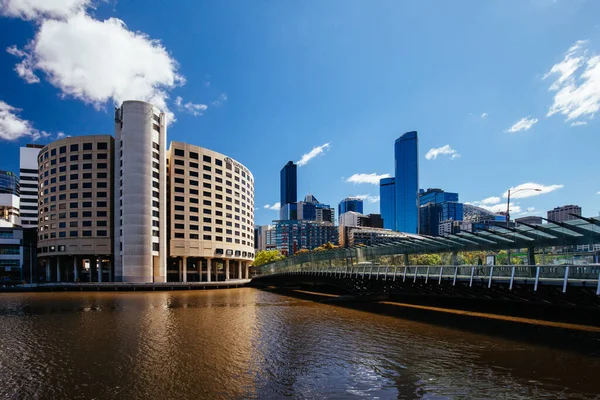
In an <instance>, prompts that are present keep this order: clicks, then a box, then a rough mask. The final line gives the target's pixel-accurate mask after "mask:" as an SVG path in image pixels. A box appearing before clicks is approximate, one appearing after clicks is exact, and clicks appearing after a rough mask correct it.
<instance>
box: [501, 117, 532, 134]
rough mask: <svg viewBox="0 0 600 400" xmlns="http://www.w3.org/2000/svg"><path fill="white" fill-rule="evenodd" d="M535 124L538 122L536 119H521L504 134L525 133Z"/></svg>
mask: <svg viewBox="0 0 600 400" xmlns="http://www.w3.org/2000/svg"><path fill="white" fill-rule="evenodd" d="M537 122H538V120H537V118H529V117H525V118H521V119H520V120H518V121H517V122H516V123H515V124H514V125H513V126H511V127H510V128H508V129H507V130H506V132H511V133H513V132H519V131H527V130H529V129H530V128H531V127H532V126H533V125H534V124H537Z"/></svg>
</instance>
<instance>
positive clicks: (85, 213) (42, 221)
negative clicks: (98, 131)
mask: <svg viewBox="0 0 600 400" xmlns="http://www.w3.org/2000/svg"><path fill="white" fill-rule="evenodd" d="M113 149H114V140H113V138H112V136H110V135H93V136H77V137H70V138H65V139H61V140H57V141H55V142H53V143H50V144H49V145H47V146H45V147H44V148H42V149H41V150H40V152H39V155H38V165H39V167H38V170H39V179H40V181H39V192H38V193H39V204H40V206H39V217H38V244H37V246H38V254H37V256H38V259H39V260H40V262H41V263H42V268H43V270H44V271H45V279H44V280H45V281H71V282H74V281H89V282H103V281H112V280H113V279H114V275H113V268H112V263H113V244H112V236H113V235H112V234H113V228H112V214H113V213H112V198H113V193H112V185H111V184H112V180H113V179H112V161H113Z"/></svg>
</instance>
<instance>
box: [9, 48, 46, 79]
mask: <svg viewBox="0 0 600 400" xmlns="http://www.w3.org/2000/svg"><path fill="white" fill-rule="evenodd" d="M6 51H7V53H9V54H12V55H13V56H15V57H18V58H21V62H20V63H18V64H16V65H15V71H16V72H17V74H18V75H19V76H20V77H21V78H23V79H24V80H25V82H27V83H38V82H39V81H40V78H38V76H37V75H36V74H35V73H34V72H33V61H32V59H31V55H30V54H29V53H27V52H25V51H23V50H20V49H19V48H18V47H17V46H14V45H13V46H10V47H7V48H6Z"/></svg>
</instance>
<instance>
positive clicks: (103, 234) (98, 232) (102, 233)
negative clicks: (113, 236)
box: [96, 230, 158, 244]
mask: <svg viewBox="0 0 600 400" xmlns="http://www.w3.org/2000/svg"><path fill="white" fill-rule="evenodd" d="M96 236H107V235H106V231H105V230H101V231H96ZM157 244H158V243H157Z"/></svg>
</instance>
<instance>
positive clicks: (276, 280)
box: [252, 217, 600, 308]
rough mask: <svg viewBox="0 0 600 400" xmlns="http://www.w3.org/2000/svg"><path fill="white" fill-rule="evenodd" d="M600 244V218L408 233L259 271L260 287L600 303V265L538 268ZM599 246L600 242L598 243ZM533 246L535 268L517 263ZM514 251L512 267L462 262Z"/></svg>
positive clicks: (530, 261)
mask: <svg viewBox="0 0 600 400" xmlns="http://www.w3.org/2000/svg"><path fill="white" fill-rule="evenodd" d="M598 243H600V219H598V218H584V217H577V219H575V220H573V221H568V222H560V223H559V222H556V223H555V222H548V223H545V224H540V225H529V224H521V225H520V226H517V227H504V226H496V227H491V228H489V229H485V230H481V231H478V232H474V233H472V232H462V233H457V234H453V235H450V236H445V237H428V236H423V235H413V234H405V237H403V238H401V239H399V240H395V241H394V242H388V243H383V244H379V245H372V246H359V247H353V248H343V249H336V250H331V251H322V252H311V253H306V254H302V255H298V256H294V257H288V258H286V259H284V260H281V261H277V262H274V263H270V264H265V265H263V266H261V267H258V268H256V271H255V277H254V279H253V280H252V284H253V285H261V286H265V285H270V286H278V287H281V286H294V285H301V284H307V285H328V286H332V287H335V288H337V289H339V290H342V291H344V292H347V293H351V294H358V295H361V294H394V295H399V296H413V295H418V296H446V297H447V296H451V297H456V296H459V297H462V298H478V299H482V298H485V299H499V300H517V301H537V302H547V303H548V302H549V303H553V304H558V303H560V304H563V303H564V304H571V305H593V306H594V307H596V308H598V307H600V264H598V253H596V254H595V256H594V258H595V263H594V264H585V265H545V264H543V262H542V264H541V265H536V254H538V259H539V258H540V257H539V255H542V258H543V254H545V253H546V250H547V249H548V248H549V247H551V246H552V247H554V246H577V245H587V246H588V248H590V247H591V248H592V249H593V248H595V246H596V245H597V244H598ZM596 247H597V246H596ZM512 249H515V250H516V249H527V264H528V265H510V264H511V263H510V251H511V250H512ZM500 250H508V251H509V256H508V261H509V265H502V266H499V265H456V264H457V261H456V260H457V254H458V253H460V252H465V251H485V252H497V251H500ZM427 253H429V254H433V253H450V254H452V259H453V260H454V262H453V263H452V264H455V265H435V266H433V265H432V266H426V265H422V266H421V265H410V256H411V255H415V254H427Z"/></svg>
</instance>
